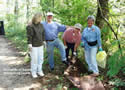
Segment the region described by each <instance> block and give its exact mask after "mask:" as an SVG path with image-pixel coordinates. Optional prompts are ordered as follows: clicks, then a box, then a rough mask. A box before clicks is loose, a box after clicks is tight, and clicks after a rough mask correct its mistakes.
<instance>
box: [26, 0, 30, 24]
mask: <svg viewBox="0 0 125 90" xmlns="http://www.w3.org/2000/svg"><path fill="white" fill-rule="evenodd" d="M26 8H27V12H26V18H27V22H29V8H30V1H29V0H26Z"/></svg>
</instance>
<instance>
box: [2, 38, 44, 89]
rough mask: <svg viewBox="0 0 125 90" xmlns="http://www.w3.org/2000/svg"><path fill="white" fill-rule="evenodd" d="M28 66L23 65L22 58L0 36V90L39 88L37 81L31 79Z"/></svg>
mask: <svg viewBox="0 0 125 90" xmlns="http://www.w3.org/2000/svg"><path fill="white" fill-rule="evenodd" d="M29 68H30V65H25V63H24V62H23V57H21V56H20V54H19V53H18V52H17V50H16V49H15V48H13V47H12V45H10V43H9V42H8V41H7V40H6V38H5V37H4V36H0V90H29V89H30V88H32V87H34V88H36V89H35V90H37V89H38V88H41V87H42V86H41V83H40V82H38V79H32V77H31V75H30V71H29Z"/></svg>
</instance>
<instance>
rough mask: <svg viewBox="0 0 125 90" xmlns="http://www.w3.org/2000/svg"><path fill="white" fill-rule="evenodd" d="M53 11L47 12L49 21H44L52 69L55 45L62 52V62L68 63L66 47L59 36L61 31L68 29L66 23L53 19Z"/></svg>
mask: <svg viewBox="0 0 125 90" xmlns="http://www.w3.org/2000/svg"><path fill="white" fill-rule="evenodd" d="M52 19H53V13H52V12H48V13H47V21H44V22H42V24H43V26H44V29H45V40H46V42H47V52H48V60H49V66H50V69H51V70H54V58H53V56H54V47H56V48H59V51H60V53H61V59H62V62H63V63H65V64H66V65H68V62H67V60H66V54H65V47H64V45H63V43H62V42H61V40H59V38H58V33H59V32H64V31H65V30H66V26H65V25H61V24H59V23H57V22H54V21H52Z"/></svg>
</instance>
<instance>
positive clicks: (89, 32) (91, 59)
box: [81, 15, 102, 76]
mask: <svg viewBox="0 0 125 90" xmlns="http://www.w3.org/2000/svg"><path fill="white" fill-rule="evenodd" d="M94 21H95V17H94V16H93V15H92V16H88V18H87V22H88V26H87V27H86V28H85V29H84V30H83V32H82V38H81V40H82V43H81V46H84V51H85V60H86V62H87V64H88V70H89V71H90V72H92V73H93V74H92V75H93V76H98V75H99V70H98V65H97V62H96V53H97V49H98V48H99V51H102V45H101V32H100V29H99V27H97V26H95V25H94Z"/></svg>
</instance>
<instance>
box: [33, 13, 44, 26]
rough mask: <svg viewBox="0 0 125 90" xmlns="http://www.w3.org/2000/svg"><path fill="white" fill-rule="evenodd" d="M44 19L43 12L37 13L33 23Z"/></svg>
mask: <svg viewBox="0 0 125 90" xmlns="http://www.w3.org/2000/svg"><path fill="white" fill-rule="evenodd" d="M41 20H42V14H41V13H36V14H35V15H34V16H33V18H32V23H34V24H38V23H40V22H41Z"/></svg>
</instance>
